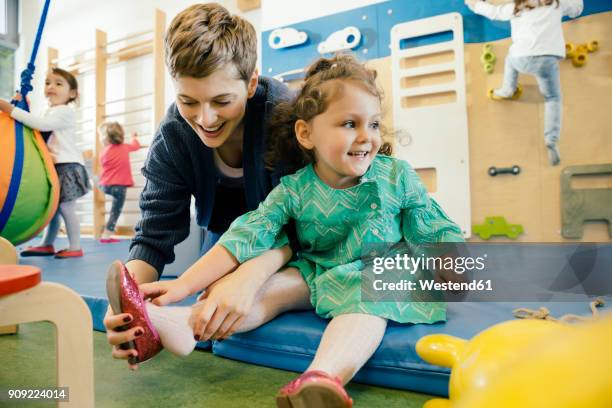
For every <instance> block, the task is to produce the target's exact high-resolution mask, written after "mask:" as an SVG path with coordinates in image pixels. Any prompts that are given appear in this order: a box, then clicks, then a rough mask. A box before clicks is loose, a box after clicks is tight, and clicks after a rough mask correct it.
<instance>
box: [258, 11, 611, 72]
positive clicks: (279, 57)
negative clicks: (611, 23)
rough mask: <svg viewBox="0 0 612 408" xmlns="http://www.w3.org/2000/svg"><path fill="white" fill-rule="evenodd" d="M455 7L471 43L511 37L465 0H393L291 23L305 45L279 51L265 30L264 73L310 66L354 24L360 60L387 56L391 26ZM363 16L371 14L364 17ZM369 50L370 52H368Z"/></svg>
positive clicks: (437, 39)
mask: <svg viewBox="0 0 612 408" xmlns="http://www.w3.org/2000/svg"><path fill="white" fill-rule="evenodd" d="M610 11H612V1H611V0H584V11H583V13H582V16H588V15H591V14H597V13H604V12H610ZM452 12H457V13H460V14H461V15H462V16H463V30H464V33H463V35H464V41H465V42H466V43H481V42H489V41H496V40H500V39H503V38H507V37H509V36H510V23H509V22H502V21H490V20H488V19H486V18H484V17H481V16H479V15H476V14H474V13H473V12H471V11H470V10H469V9H468V8H467V7H466V6H465V3H464V0H389V1H386V2H383V3H377V4H373V5H371V6H365V7H361V8H358V9H354V10H349V11H343V12H341V13H336V14H332V15H329V16H325V17H320V18H317V19H313V20H308V21H304V22H301V23H298V24H294V25H291V26H290V27H293V28H295V29H297V30H300V31H306V33H307V34H308V42H307V43H306V44H303V45H301V46H296V47H292V48H287V49H282V50H274V49H272V48H270V47H269V46H268V37H269V36H270V33H271V32H272V30H269V31H264V32H263V33H262V41H263V44H262V49H263V53H262V65H263V72H262V74H263V75H266V76H274V75H278V74H279V73H283V72H287V71H291V70H295V69H300V68H304V67H306V66H308V64H310V63H311V62H313V61H314V60H315V59H316V58H318V57H319V53H318V52H317V45H318V44H319V43H320V42H322V41H325V40H326V39H327V37H328V36H329V35H330V34H331V33H333V32H335V31H337V30H341V29H343V28H345V27H348V26H351V25H352V26H356V27H357V28H359V30H360V31H361V35H362V40H361V43H360V44H359V46H357V47H356V48H355V49H354V50H353V51H354V52H355V53H356V55H357V56H358V57H359V58H360V59H362V60H368V59H373V58H382V57H387V56H389V55H390V51H391V50H390V48H389V44H390V37H391V28H392V27H393V26H394V25H396V24H399V23H403V22H407V21H414V20H419V19H422V18H426V17H432V16H437V15H440V14H446V13H452ZM364 16H365V17H366V19H363V17H364ZM278 28H281V27H278ZM445 36H448V34H445V33H440V34H438V35H431V36H427V37H424V38H420V39H419V41H418V45H425V44H430V43H436V42H441V41H447V40H448V38H446V37H445ZM366 49H367V53H364V50H366Z"/></svg>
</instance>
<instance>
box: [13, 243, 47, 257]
mask: <svg viewBox="0 0 612 408" xmlns="http://www.w3.org/2000/svg"><path fill="white" fill-rule="evenodd" d="M20 255H21V256H53V255H55V248H54V247H53V245H44V246H30V247H27V248H26V249H25V250H23V251H21V253H20Z"/></svg>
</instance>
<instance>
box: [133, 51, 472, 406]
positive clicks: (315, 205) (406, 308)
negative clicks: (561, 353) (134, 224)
mask: <svg viewBox="0 0 612 408" xmlns="http://www.w3.org/2000/svg"><path fill="white" fill-rule="evenodd" d="M375 80H376V72H375V71H373V70H369V69H367V68H365V67H364V66H363V65H362V64H360V63H359V62H358V61H356V60H355V59H354V58H353V57H351V56H348V55H341V56H336V57H334V58H331V59H326V58H322V59H319V60H318V61H317V62H315V63H314V64H313V65H312V66H311V67H310V68H309V69H308V71H307V74H306V78H305V82H304V85H303V87H302V89H301V91H300V92H299V94H298V95H297V97H296V98H295V99H294V100H293V101H291V102H287V103H283V104H281V105H279V106H278V107H277V111H276V118H275V120H274V121H273V124H272V129H271V132H270V134H271V135H274V140H273V143H272V146H273V148H272V150H271V151H270V154H269V156H268V161H269V162H270V163H271V162H276V161H279V160H282V161H283V164H284V165H287V166H288V167H289V168H290V169H292V170H294V171H297V172H296V173H295V174H293V175H290V176H286V177H284V178H282V179H281V183H280V184H279V185H278V186H277V187H276V188H275V189H274V190H272V192H271V193H270V194H269V195H268V197H267V199H266V200H265V201H264V202H263V203H261V204H260V206H259V208H257V210H255V211H252V212H249V213H247V214H245V215H243V216H241V217H239V218H238V219H236V220H235V221H234V222H233V223H232V225H231V226H230V228H229V230H228V231H227V232H226V233H225V234H224V235H223V236H222V237H221V238H220V240H219V242H218V243H217V244H216V246H215V247H214V248H213V249H212V250H211V251H209V252H208V253H207V254H206V255H204V257H203V258H202V259H201V260H200V261H199V262H200V266H201V268H200V269H199V270H198V271H196V269H194V268H192V269H190V270H189V271H188V272H186V273H184V274H183V275H182V276H181V277H179V278H178V279H177V280H175V281H166V282H158V283H152V284H145V285H141V286H140V290H141V291H142V292H143V293H144V294H145V295H146V296H147V297H150V298H154V301H153V303H155V304H167V303H168V302H170V301H178V300H180V299H183V298H184V297H186V296H188V295H190V294H193V293H197V292H198V291H200V290H203V289H205V288H207V287H209V286H210V285H211V283H212V282H213V281H212V280H211V275H214V274H218V275H223V274H226V273H229V272H231V271H232V270H233V269H235V268H236V267H237V266H238V265H241V264H243V265H242V266H241V267H240V268H238V270H236V272H234V273H243V272H244V269H243V266H247V265H248V264H249V262H253V260H255V259H257V257H258V256H259V255H261V254H264V253H265V252H266V251H268V250H270V249H271V248H281V247H284V246H286V244H287V241H288V240H287V238H286V236H285V234H284V231H283V227H284V226H285V225H286V224H287V223H289V222H290V221H291V220H293V221H295V223H296V230H297V239H298V241H299V244H300V246H301V250H300V253H299V257H297V260H294V261H292V262H290V263H289V264H288V266H289V268H288V269H289V270H290V271H293V272H289V273H294V274H295V277H296V279H297V280H298V281H299V283H298V284H297V285H296V286H297V288H296V290H295V292H294V293H295V296H302V297H307V298H308V299H309V300H310V304H311V305H312V307H314V309H315V311H316V313H317V314H318V315H320V316H321V317H324V318H328V319H331V320H330V322H329V324H328V326H327V328H326V330H325V332H324V334H323V337H322V339H321V343H320V346H319V348H318V350H317V352H316V355H315V357H314V360H313V362H312V363H311V365H310V366H309V368H308V370H307V371H306V373H304V374H303V375H302V376H300V377H299V378H298V379H296V380H294V381H293V382H291V383H290V384H288V385H287V386H285V387H284V388H283V389H282V390H281V391H280V392H279V394H278V396H277V404H278V405H279V406H280V407H290V406H320V405H321V403H323V404H324V405H323V406H326V407H327V406H330V407H348V406H351V404H352V400H351V399H350V398H349V396H348V394H347V393H346V391H345V390H344V388H343V384H345V383H347V382H348V381H349V380H350V379H351V378H352V377H353V376H354V374H355V373H356V372H357V371H358V370H359V369H360V368H361V367H362V366H363V365H364V364H365V363H366V362H367V360H368V359H369V358H370V356H371V355H372V354H373V353H374V351H375V350H376V349H377V347H378V346H379V344H380V342H381V341H382V338H383V336H384V334H385V329H386V326H387V321H388V320H389V319H391V320H393V321H396V322H399V323H433V322H437V321H441V320H444V319H445V317H446V310H445V305H444V304H443V303H436V302H416V301H415V302H362V301H361V271H362V269H363V263H362V261H361V251H362V245H363V244H365V243H396V242H400V241H407V242H412V243H416V244H419V243H435V242H444V241H462V239H463V238H462V234H461V229H460V228H459V227H458V226H457V225H456V224H455V223H454V222H452V221H451V220H450V219H449V218H448V217H447V215H446V214H445V213H444V212H443V211H442V209H441V208H440V207H439V205H438V204H437V203H436V202H435V201H434V200H432V199H431V198H430V197H429V196H428V194H427V191H426V189H425V187H424V186H423V184H422V183H421V181H420V180H419V178H418V176H417V175H416V173H415V172H414V171H413V170H412V168H411V167H410V166H409V165H408V163H406V162H404V161H402V160H399V159H395V158H391V157H389V156H386V155H381V154H380V153H388V151H389V147H388V145H387V144H386V143H383V140H382V136H381V129H380V122H381V115H382V112H381V101H382V94H381V92H380V91H379V90H378V88H377V86H376V82H375ZM250 270H251V271H252V272H251V273H256V272H255V270H256V268H250ZM296 270H297V271H299V274H298V273H296ZM194 271H196V272H194ZM212 271H215V272H214V273H212ZM281 273H288V272H287V271H285V272H281ZM262 282H263V281H262ZM243 286H244V285H243ZM260 287H261V286H259V287H257V286H253V285H249V287H248V288H245V287H240V286H235V287H233V288H232V290H234V291H235V292H236V293H237V294H238V295H239V296H243V297H244V298H245V299H246V301H245V308H246V310H248V309H249V308H250V307H251V305H252V304H253V299H255V297H257V296H265V293H264V294H261V293H260V294H258V293H257V291H258V290H259V288H260ZM304 300H306V299H304ZM154 308H155V306H150V307H149V309H154ZM156 313H158V312H156V311H153V312H152V313H151V314H156ZM187 313H188V314H190V316H189V322H190V326H191V328H192V329H193V333H194V335H195V337H196V339H207V338H213V339H214V338H224V337H226V336H228V335H231V334H232V333H234V332H236V331H246V330H249V329H252V328H254V327H255V326H256V324H254V323H253V319H250V318H249V313H245V315H246V317H236V316H232V315H231V314H227V315H224V316H222V317H221V318H220V317H219V306H218V305H215V304H214V302H210V301H209V299H206V298H204V300H203V301H202V302H200V303H199V304H198V305H196V306H194V307H193V308H192V309H191V310H190V311H189V312H187ZM221 314H223V313H221ZM153 320H154V322H153V323H154V324H155V319H153ZM261 323H263V322H261V321H259V322H257V324H261ZM160 335H161V336H162V342H164V335H163V333H160ZM164 345H165V344H164ZM300 403H301V404H303V405H299V404H300ZM296 404H297V405H296Z"/></svg>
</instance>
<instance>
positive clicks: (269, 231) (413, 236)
mask: <svg viewBox="0 0 612 408" xmlns="http://www.w3.org/2000/svg"><path fill="white" fill-rule="evenodd" d="M290 219H294V220H295V223H296V229H297V237H298V240H299V243H300V245H301V248H302V251H301V253H300V254H299V255H300V258H299V260H297V261H294V262H291V263H290V264H289V265H290V266H295V267H297V268H298V269H299V270H300V272H301V274H302V276H303V278H304V280H305V281H306V283H307V284H308V286H309V288H310V300H311V302H312V305H313V306H314V308H315V311H316V312H317V314H318V315H319V316H322V317H325V318H330V317H333V316H338V315H341V314H347V313H366V314H373V315H377V316H380V317H384V318H387V319H391V320H394V321H396V322H399V323H433V322H436V321H441V320H445V318H446V306H445V304H444V303H442V302H417V301H414V302H405V301H404V302H362V301H361V270H362V269H363V263H362V261H361V259H360V258H361V250H362V245H363V244H365V243H396V242H399V241H401V240H402V239H405V240H406V241H408V242H413V243H434V242H459V241H462V240H463V236H462V234H461V229H460V228H459V226H457V224H455V223H454V222H452V221H451V220H450V219H449V218H448V216H447V215H446V214H445V213H444V212H443V211H442V209H441V208H440V206H439V205H438V204H437V203H436V202H435V201H434V200H433V199H431V198H430V197H429V196H428V194H427V190H426V189H425V187H424V186H423V184H422V183H421V181H420V179H419V177H418V176H417V174H416V173H415V172H414V170H413V169H412V168H411V167H410V165H409V164H408V163H406V162H405V161H403V160H399V159H395V158H391V157H387V156H382V155H378V156H377V157H376V158H375V159H374V161H373V162H372V164H371V165H370V168H369V169H368V171H367V172H366V173H365V174H364V175H363V176H362V177H361V180H360V182H359V184H357V185H355V186H353V187H350V188H347V189H343V190H337V189H334V188H331V187H329V186H328V185H327V184H325V183H324V182H323V181H321V179H319V177H318V176H317V175H316V173H315V171H314V169H313V167H312V165H308V166H306V167H304V168H303V169H301V170H299V171H298V172H297V173H295V174H293V175H290V176H286V177H283V178H282V179H281V182H280V184H279V185H278V186H277V187H276V188H274V189H273V190H272V191H271V192H270V194H269V195H268V197H267V198H266V200H265V201H264V202H262V203H261V204H260V205H259V207H258V208H257V209H256V210H254V211H251V212H249V213H246V214H244V215H243V216H241V217H239V218H237V219H236V220H235V221H234V222H233V223H232V225H231V226H230V228H229V229H228V231H227V232H226V233H225V234H224V235H223V236H222V237H221V238H220V239H219V244H221V245H223V246H224V247H225V248H226V249H227V250H228V251H230V252H231V253H232V254H233V255H234V256H235V257H236V259H237V260H238V261H239V262H240V263H243V262H245V261H246V260H248V259H251V258H254V257H256V256H258V255H260V254H262V253H263V252H265V251H267V250H269V249H271V248H278V247H281V246H284V245H286V244H287V238H286V236H285V234H284V232H283V226H284V225H285V224H287V223H288V222H289V220H290Z"/></svg>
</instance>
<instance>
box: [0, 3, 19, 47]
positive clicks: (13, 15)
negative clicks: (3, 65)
mask: <svg viewBox="0 0 612 408" xmlns="http://www.w3.org/2000/svg"><path fill="white" fill-rule="evenodd" d="M17 18H18V17H17V0H0V46H2V47H6V48H11V49H15V48H17V47H18V46H19V37H18V35H17Z"/></svg>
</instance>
